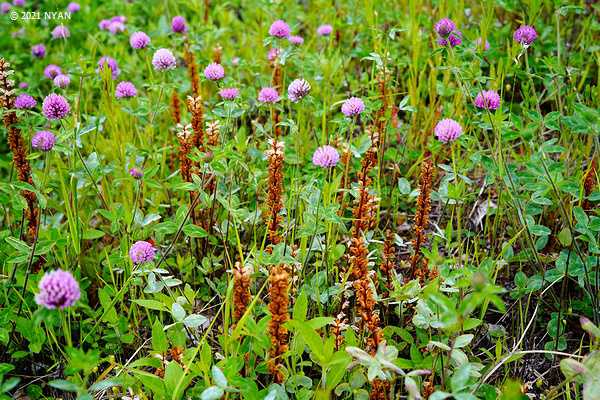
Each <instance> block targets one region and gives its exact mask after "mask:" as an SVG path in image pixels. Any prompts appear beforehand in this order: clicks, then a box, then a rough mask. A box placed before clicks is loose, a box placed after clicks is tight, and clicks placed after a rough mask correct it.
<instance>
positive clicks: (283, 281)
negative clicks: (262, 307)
mask: <svg viewBox="0 0 600 400" xmlns="http://www.w3.org/2000/svg"><path fill="white" fill-rule="evenodd" d="M289 284H290V274H289V272H288V268H287V266H285V265H278V266H276V267H273V268H272V269H271V272H270V274H269V306H268V308H269V313H270V314H271V320H270V321H269V336H270V338H271V349H270V351H269V370H270V371H271V374H273V380H274V381H275V382H277V383H281V382H283V378H284V376H283V372H282V364H281V359H280V358H281V356H282V355H283V354H285V352H286V351H287V349H288V330H287V328H285V327H284V326H283V325H284V324H285V323H286V322H287V321H288V320H289V318H290V316H289V313H288V307H289V297H288V290H289Z"/></svg>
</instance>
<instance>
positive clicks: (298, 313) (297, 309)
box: [292, 290, 308, 321]
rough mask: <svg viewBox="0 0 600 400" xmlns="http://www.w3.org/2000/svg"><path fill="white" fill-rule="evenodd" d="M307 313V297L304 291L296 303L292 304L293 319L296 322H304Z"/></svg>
mask: <svg viewBox="0 0 600 400" xmlns="http://www.w3.org/2000/svg"><path fill="white" fill-rule="evenodd" d="M307 312H308V296H307V295H306V291H304V290H303V291H302V293H300V296H298V299H297V300H296V303H295V304H294V311H293V314H292V315H293V318H294V319H295V320H296V321H305V320H306V313H307Z"/></svg>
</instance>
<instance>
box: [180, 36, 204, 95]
mask: <svg viewBox="0 0 600 400" xmlns="http://www.w3.org/2000/svg"><path fill="white" fill-rule="evenodd" d="M183 57H184V59H185V63H186V65H187V69H188V74H189V76H190V82H191V83H192V96H194V97H197V96H200V78H199V77H198V65H197V64H196V57H194V53H192V51H191V50H190V48H189V44H188V43H187V42H186V45H185V49H184V54H183Z"/></svg>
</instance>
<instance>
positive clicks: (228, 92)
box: [219, 87, 240, 100]
mask: <svg viewBox="0 0 600 400" xmlns="http://www.w3.org/2000/svg"><path fill="white" fill-rule="evenodd" d="M239 95H240V91H239V90H238V88H234V87H232V88H223V89H221V90H219V96H221V98H222V99H223V100H234V99H235V98H237V97H238V96H239Z"/></svg>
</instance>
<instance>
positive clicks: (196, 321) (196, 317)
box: [183, 314, 208, 328]
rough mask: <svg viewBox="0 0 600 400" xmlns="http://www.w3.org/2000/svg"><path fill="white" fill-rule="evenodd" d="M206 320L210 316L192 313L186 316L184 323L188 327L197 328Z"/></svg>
mask: <svg viewBox="0 0 600 400" xmlns="http://www.w3.org/2000/svg"><path fill="white" fill-rule="evenodd" d="M206 321H208V318H206V317H205V316H204V315H200V314H190V315H188V316H187V317H185V319H184V320H183V323H184V324H185V326H187V327H188V328H197V327H199V326H200V325H202V324H204V323H206Z"/></svg>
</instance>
